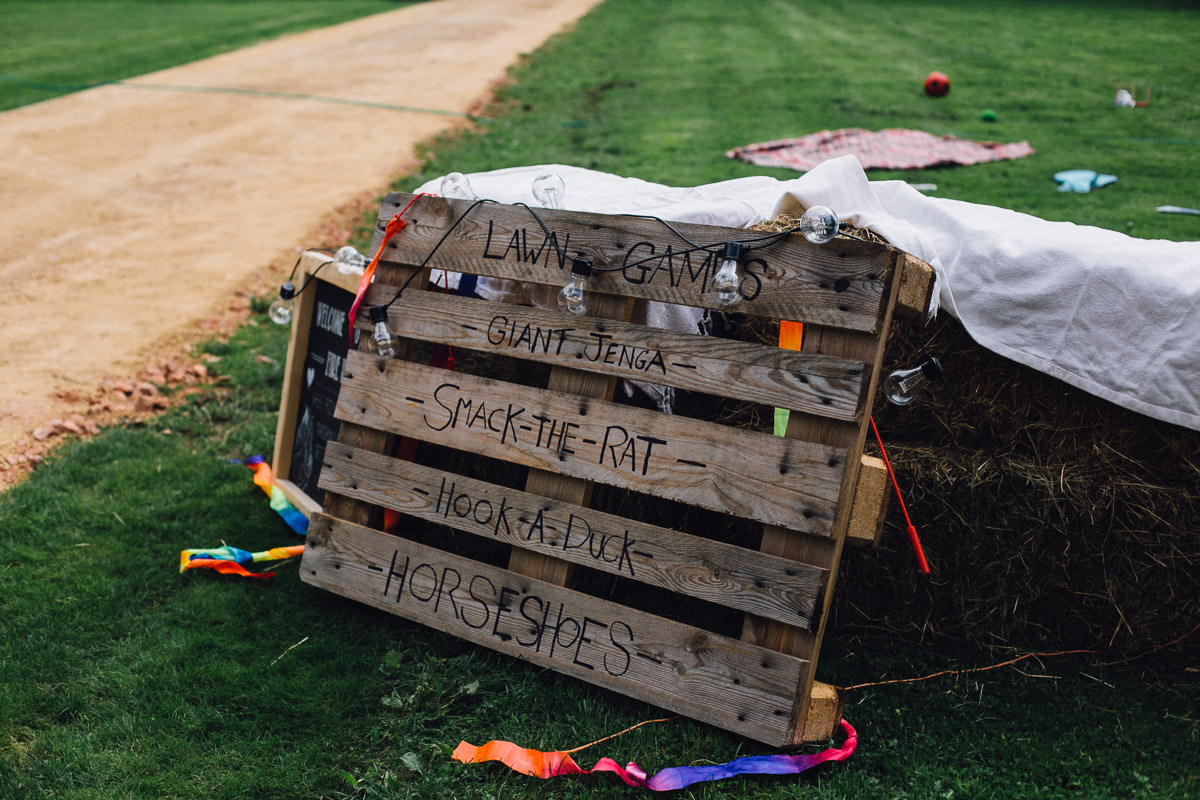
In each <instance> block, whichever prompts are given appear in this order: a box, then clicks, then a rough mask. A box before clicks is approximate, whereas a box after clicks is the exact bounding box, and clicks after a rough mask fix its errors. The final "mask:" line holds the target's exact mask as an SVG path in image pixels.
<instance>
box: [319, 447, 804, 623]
mask: <svg viewBox="0 0 1200 800" xmlns="http://www.w3.org/2000/svg"><path fill="white" fill-rule="evenodd" d="M325 459H326V460H325V469H324V470H323V471H322V476H321V486H322V488H325V489H327V490H329V491H331V492H337V493H338V494H341V495H344V496H346V497H354V498H356V499H359V500H362V501H364V502H367V503H371V504H373V505H379V506H383V507H385V508H390V509H393V510H395V511H400V512H402V513H404V514H406V515H408V516H410V517H414V518H416V519H422V520H426V521H428V522H433V523H438V524H442V525H446V526H447V527H450V528H454V529H455V530H460V531H465V532H467V533H472V534H475V535H477V536H481V537H483V538H486V539H493V540H496V541H501V542H506V543H508V544H511V545H513V546H515V547H520V548H525V549H528V550H532V551H534V552H537V553H541V554H543V555H546V556H550V557H554V558H560V559H564V560H567V561H571V562H572V563H575V564H580V565H583V566H590V567H593V568H594V569H598V570H600V571H601V572H606V573H609V574H612V575H618V576H621V577H625V578H630V579H632V580H636V581H640V582H642V583H646V584H648V585H651V586H659V587H662V588H665V589H670V590H672V591H675V592H678V593H680V594H685V595H688V596H691V597H695V598H698V599H701V600H708V601H710V602H713V603H718V604H721V605H725V606H728V607H730V608H738V609H741V610H743V611H748V612H750V613H754V614H758V615H760V616H763V617H767V618H771V619H775V620H778V621H780V622H784V623H787V624H790V625H799V626H802V627H807V626H808V625H809V623H810V621H811V620H812V614H813V609H814V608H815V606H816V599H817V596H818V595H819V594H820V592H821V589H822V587H823V586H824V583H825V577H826V574H827V572H826V571H825V570H821V569H815V568H813V567H810V566H808V565H806V564H799V563H797V562H795V561H790V560H788V559H784V558H777V557H775V556H771V555H767V554H764V553H760V552H758V551H756V550H747V549H746V548H742V547H737V546H735V545H731V544H725V543H723V542H719V541H714V540H712V539H706V538H703V537H700V536H692V535H689V534H687V533H681V532H679V531H676V530H672V529H670V528H661V527H658V526H656V525H650V524H647V523H643V522H638V521H637V520H632V519H627V518H625V517H619V516H616V515H613V514H607V513H604V512H601V511H596V510H594V509H589V508H586V507H584V506H578V505H574V504H571V503H565V502H562V501H559V500H553V499H550V498H547V497H543V496H542V495H537V494H530V493H528V492H522V491H518V490H515V489H508V488H505V487H502V486H496V485H495V484H491V483H487V482H485V481H481V480H476V479H473V478H467V477H463V476H462V475H455V474H452V473H447V472H444V471H442V470H439V469H434V468H432V467H426V466H421V465H419V464H415V463H412V462H408V461H399V460H397V459H393V458H388V457H386V456H381V455H377V454H374V453H369V452H367V451H363V450H355V449H353V448H349V447H346V446H344V445H340V444H336V443H335V444H331V445H330V446H329V447H328V449H327V450H326V453H325Z"/></svg>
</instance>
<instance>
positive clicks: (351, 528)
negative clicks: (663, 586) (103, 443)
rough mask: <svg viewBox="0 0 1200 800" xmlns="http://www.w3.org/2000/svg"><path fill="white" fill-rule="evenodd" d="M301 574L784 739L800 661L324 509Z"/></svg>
mask: <svg viewBox="0 0 1200 800" xmlns="http://www.w3.org/2000/svg"><path fill="white" fill-rule="evenodd" d="M301 578H302V579H303V580H304V581H305V582H307V583H310V584H313V585H315V586H319V587H321V588H324V589H327V590H329V591H332V592H335V593H337V594H340V595H343V596H345V597H349V598H351V599H354V600H358V601H360V602H363V603H366V604H368V605H371V606H374V607H376V608H380V609H383V610H385V611H388V612H390V613H393V614H397V615H399V616H402V617H405V618H407V619H410V620H414V621H417V622H421V623H423V624H425V625H428V626H430V627H432V628H436V629H438V630H441V631H446V632H448V633H451V634H454V635H455V636H458V637H460V638H463V639H467V640H468V641H472V642H475V643H477V644H482V645H484V646H486V647H490V648H492V649H494V650H498V651H500V652H503V653H507V654H509V655H513V656H518V657H520V658H524V659H526V660H528V661H530V662H532V663H534V664H537V665H539V666H543V667H549V668H552V669H555V670H557V671H559V672H563V673H566V674H568V675H572V676H574V677H576V678H580V679H582V680H585V681H588V682H590V683H594V684H597V685H599V686H603V687H605V688H607V689H611V690H613V691H616V692H620V693H622V694H625V695H628V696H630V697H635V698H638V699H640V700H644V701H646V702H649V703H653V704H655V705H658V706H661V707H663V708H667V709H671V710H673V711H677V712H680V713H683V714H686V715H688V716H690V717H693V718H695V719H699V720H702V721H704V722H709V723H712V724H714V725H718V726H720V727H722V728H725V729H727V730H732V731H736V732H737V733H740V734H742V735H745V736H749V737H751V738H754V739H757V740H759V741H762V742H766V743H767V744H770V745H774V746H778V745H782V744H787V743H790V737H791V730H790V728H789V721H790V719H791V716H792V713H793V706H794V705H795V687H796V686H797V685H798V684H799V683H800V682H802V680H803V677H804V674H805V672H806V671H807V666H808V665H807V662H806V661H805V660H803V659H798V658H793V657H791V656H786V655H782V654H779V653H774V652H771V651H769V650H765V649H763V648H760V647H757V646H755V645H752V644H748V643H745V642H739V641H737V640H735V639H729V638H727V637H723V636H718V635H716V634H713V633H709V632H706V631H702V630H699V629H696V628H693V627H690V626H687V625H683V624H680V623H677V622H672V621H669V620H666V619H663V618H660V617H656V616H653V615H651V614H646V613H644V612H639V611H635V610H632V609H629V608H626V607H624V606H621V605H619V604H616V603H611V602H608V601H605V600H600V599H597V598H594V597H591V596H588V595H584V594H581V593H579V592H575V591H572V590H570V589H564V588H561V587H558V586H555V585H553V584H550V583H546V582H544V581H537V580H534V579H532V578H529V577H526V576H523V575H518V574H515V573H512V572H509V571H507V570H503V569H499V568H496V567H491V566H487V565H484V564H480V563H477V562H474V561H471V560H470V559H466V558H462V557H460V556H456V555H452V554H450V553H447V552H445V551H442V550H437V549H435V548H431V547H426V546H423V545H419V544H416V543H415V542H410V541H407V540H404V539H399V538H397V537H394V536H389V535H387V534H385V533H380V532H378V531H374V530H371V529H369V528H363V527H359V526H356V525H351V524H349V523H345V522H342V521H340V520H335V519H333V518H331V517H327V516H324V515H317V516H315V517H314V519H313V522H312V526H311V527H310V529H309V534H308V541H307V546H306V547H305V552H304V559H303V562H302V565H301Z"/></svg>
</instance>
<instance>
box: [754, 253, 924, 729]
mask: <svg viewBox="0 0 1200 800" xmlns="http://www.w3.org/2000/svg"><path fill="white" fill-rule="evenodd" d="M904 255H905V254H904V253H903V252H901V251H895V252H894V254H893V256H892V257H893V258H895V259H897V260H899V259H900V258H903V257H904ZM891 274H894V270H893V272H892V273H891ZM898 290H899V281H892V283H891V285H890V287H889V289H888V296H887V302H886V304H885V306H884V311H883V316H882V318H881V321H880V332H879V335H875V336H873V335H869V334H865V333H860V332H856V331H845V330H838V329H835V328H828V327H825V326H820V325H813V326H806V328H805V333H804V344H803V345H802V349H803V350H804V351H805V352H811V353H821V354H825V355H834V356H839V357H842V358H855V359H861V360H863V361H865V362H867V363H870V364H879V363H881V362H882V360H883V350H884V348H885V347H886V345H887V334H888V329H889V327H890V326H891V322H892V312H893V309H894V308H895V303H896V294H897V292H898ZM878 380H879V370H878V369H874V370H872V375H871V382H870V386H869V387H868V390H867V391H868V396H869V397H870V396H874V392H875V388H876V385H877V382H878ZM866 435H867V421H866V420H865V419H864V420H862V421H861V422H860V423H859V424H857V425H852V424H850V423H846V422H841V421H838V420H831V419H828V418H825V417H816V416H813V415H811V414H792V415H791V417H790V418H789V420H788V426H787V431H786V433H785V436H786V437H789V438H796V439H803V440H805V441H817V442H826V443H828V444H831V445H835V446H843V447H846V448H847V449H848V450H849V451H850V452H854V453H861V452H862V448H863V444H864V442H865V440H866ZM854 466H855V469H853V470H847V471H846V473H845V475H844V478H843V481H842V486H841V491H840V493H839V499H838V505H837V515H836V522H835V525H834V529H833V531H832V534H831V535H830V536H828V537H816V536H805V535H803V534H799V533H796V532H794V531H789V530H787V529H785V528H782V527H779V526H774V525H767V526H766V527H765V528H764V529H763V541H762V548H761V549H762V550H763V552H767V553H772V554H774V555H778V556H782V557H784V558H793V559H796V560H797V561H802V562H804V563H806V564H820V565H822V566H826V567H828V568H829V569H830V577H829V581H828V583H827V585H826V590H825V594H824V597H823V599H822V603H821V608H820V609H819V617H818V622H817V630H816V631H810V630H803V629H801V628H797V627H794V626H789V625H782V624H780V623H778V622H774V621H770V620H763V619H761V618H757V617H753V616H750V617H747V619H746V624H745V626H744V628H743V634H742V635H743V638H744V639H746V640H748V641H753V642H756V643H758V644H761V645H763V646H765V647H770V648H771V649H773V650H779V651H780V652H784V653H791V654H793V655H795V656H797V657H800V658H805V659H808V660H810V661H811V662H812V663H813V666H814V669H815V666H816V662H817V656H818V654H819V651H820V645H821V639H822V637H823V636H824V634H825V625H826V624H827V623H828V617H829V615H828V610H829V606H830V604H831V603H832V601H833V590H834V586H835V583H836V577H837V564H838V561H839V560H840V559H841V555H842V546H843V544H844V543H845V540H846V529H847V527H848V526H849V522H850V512H851V507H852V503H853V500H854V493H855V489H856V485H857V480H858V469H857V467H858V464H857V463H856V464H855V465H854ZM812 679H813V673H812V672H809V673H808V674H807V675H806V676H805V681H806V682H805V683H802V684H801V685H800V686H799V687H797V696H798V697H799V698H800V702H799V703H798V705H797V709H796V710H797V716H796V719H795V720H794V722H795V725H796V729H795V732H794V736H795V740H796V741H797V742H800V741H813V740H815V739H819V738H822V737H824V736H826V735H828V732H827V731H825V730H823V729H821V730H814V729H812V728H807V727H806V725H807V724H808V722H809V717H808V710H809V702H810V699H811V694H812Z"/></svg>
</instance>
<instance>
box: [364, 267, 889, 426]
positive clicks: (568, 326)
mask: <svg viewBox="0 0 1200 800" xmlns="http://www.w3.org/2000/svg"><path fill="white" fill-rule="evenodd" d="M395 293H396V289H395V287H391V286H381V285H378V284H377V285H375V286H372V287H371V291H370V292H369V293H368V295H367V302H368V303H372V302H387V300H389V299H390V298H391V297H393V296H394V295H395ZM359 326H360V327H361V328H362V329H363V330H369V323H368V322H366V321H363V320H360V321H359ZM388 328H389V329H390V330H391V331H392V332H393V333H394V334H395V335H397V336H412V337H420V338H422V339H424V340H426V341H430V342H438V343H440V344H448V345H452V346H454V347H467V348H471V349H474V350H480V351H483V352H489V353H497V354H499V355H514V354H515V355H518V356H519V357H521V358H524V359H527V360H530V361H538V362H542V363H546V364H552V365H555V366H563V367H583V368H586V369H589V370H591V371H594V372H599V373H602V374H605V375H611V376H613V377H617V378H626V379H629V380H638V381H647V382H650V383H658V384H665V385H668V386H673V387H675V388H677V389H687V390H690V391H695V392H705V393H708V394H716V395H722V396H725V397H731V398H735V399H738V400H747V401H749V402H754V403H762V404H763V405H769V406H777V407H780V408H789V409H794V410H797V411H805V412H808V413H812V414H818V415H821V416H827V417H832V418H834V419H844V420H854V419H856V418H857V415H858V413H859V410H860V409H861V407H862V399H863V393H864V392H865V391H866V383H867V378H868V377H869V373H868V370H867V369H866V367H865V365H864V364H863V363H862V362H861V361H854V360H852V359H846V358H834V357H829V356H821V355H811V354H807V353H800V352H796V351H793V350H781V349H779V348H778V347H770V346H767V345H760V344H754V343H751V342H740V341H736V340H732V339H714V338H713V337H710V336H701V335H699V334H693V333H680V332H677V331H670V330H662V329H657V328H647V327H646V326H645V325H635V324H632V323H623V322H619V321H613V320H603V319H595V318H592V317H583V318H573V317H566V316H564V315H563V314H562V313H561V312H557V311H546V310H543V309H539V308H533V307H529V306H500V307H497V304H495V303H489V302H486V301H484V300H472V299H467V298H463V297H456V296H453V295H446V294H441V293H438V292H419V293H413V296H412V297H411V298H410V297H406V298H405V304H404V313H403V314H398V315H395V316H394V317H392V318H390V319H389V320H388ZM514 351H515V352H514Z"/></svg>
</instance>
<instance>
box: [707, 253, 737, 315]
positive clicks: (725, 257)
mask: <svg viewBox="0 0 1200 800" xmlns="http://www.w3.org/2000/svg"><path fill="white" fill-rule="evenodd" d="M741 257H742V243H741V242H726V243H725V252H724V253H722V254H721V268H720V269H719V270H717V274H716V275H714V276H713V282H712V283H713V290H714V291H716V293H717V302H718V303H720V304H721V305H723V306H731V305H734V304H735V303H737V302H738V301H739V300H741V299H742V291H741V283H742V279H741V277H740V276H739V275H738V271H737V268H738V260H739V259H740V258H741Z"/></svg>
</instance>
